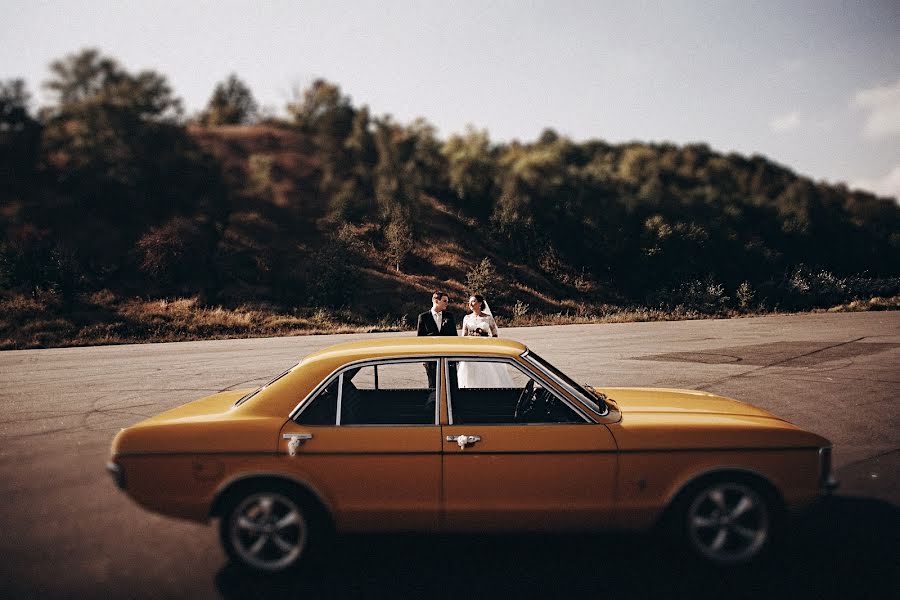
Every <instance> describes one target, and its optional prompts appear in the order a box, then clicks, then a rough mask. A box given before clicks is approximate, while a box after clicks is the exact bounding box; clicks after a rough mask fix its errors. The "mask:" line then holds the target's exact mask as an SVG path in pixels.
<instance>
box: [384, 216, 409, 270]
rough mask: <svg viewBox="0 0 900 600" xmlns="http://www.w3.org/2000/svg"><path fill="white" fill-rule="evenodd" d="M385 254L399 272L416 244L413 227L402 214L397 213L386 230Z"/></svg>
mask: <svg viewBox="0 0 900 600" xmlns="http://www.w3.org/2000/svg"><path fill="white" fill-rule="evenodd" d="M384 241H385V254H386V255H387V258H388V260H389V261H390V263H391V264H392V265H394V268H395V269H396V271H397V272H400V270H401V267H402V266H403V261H404V260H406V257H407V256H408V255H409V253H410V252H411V251H412V249H413V246H414V244H415V238H414V237H413V229H412V225H411V224H410V222H409V219H408V218H407V217H405V216H404V215H403V214H402V213H399V212H398V213H395V214H394V215H393V217H392V218H391V221H390V222H389V223H388V225H387V227H385V229H384Z"/></svg>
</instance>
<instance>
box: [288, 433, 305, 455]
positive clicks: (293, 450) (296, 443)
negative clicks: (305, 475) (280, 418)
mask: <svg viewBox="0 0 900 600" xmlns="http://www.w3.org/2000/svg"><path fill="white" fill-rule="evenodd" d="M312 436H313V435H312V434H311V433H285V434H284V435H282V436H281V437H283V438H284V439H286V440H291V441H289V442H288V455H289V456H296V455H297V448H299V447H300V444H302V443H303V442H305V441H306V440H311V439H312Z"/></svg>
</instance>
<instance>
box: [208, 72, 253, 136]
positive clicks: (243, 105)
mask: <svg viewBox="0 0 900 600" xmlns="http://www.w3.org/2000/svg"><path fill="white" fill-rule="evenodd" d="M258 112H259V105H257V103H256V100H255V99H254V98H253V93H252V92H251V91H250V88H249V87H247V85H246V84H245V83H244V82H243V81H241V80H240V79H238V77H237V75H235V74H234V73H232V74H231V75H229V76H228V79H226V80H225V81H223V82H220V83H218V84H216V87H215V89H214V90H213V94H212V97H211V98H210V99H209V103H208V104H207V105H206V111H204V113H203V115H202V116H201V118H200V120H201V122H202V123H203V124H204V125H208V126H216V125H243V124H246V123H252V122H253V121H254V120H255V119H256V118H257V115H258Z"/></svg>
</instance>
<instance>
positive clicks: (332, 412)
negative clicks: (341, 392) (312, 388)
mask: <svg viewBox="0 0 900 600" xmlns="http://www.w3.org/2000/svg"><path fill="white" fill-rule="evenodd" d="M339 385H340V378H339V377H334V378H333V379H332V380H331V381H330V382H329V383H328V385H326V386H325V387H323V388H322V389H321V390H319V393H318V394H316V396H315V397H314V398H312V399H311V400H310V401H309V402H307V404H306V406H305V407H304V409H303V412H301V413H300V415H299V416H298V417H297V419H296V421H297V422H298V423H300V424H301V425H334V424H335V422H336V421H337V399H338V387H339Z"/></svg>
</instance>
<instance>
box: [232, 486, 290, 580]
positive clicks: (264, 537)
mask: <svg viewBox="0 0 900 600" xmlns="http://www.w3.org/2000/svg"><path fill="white" fill-rule="evenodd" d="M229 532H230V537H231V544H232V546H233V547H234V549H235V551H236V552H237V553H238V555H240V557H241V558H242V559H243V560H244V561H245V562H246V563H247V564H249V565H251V566H253V567H255V568H257V569H261V570H264V571H277V570H279V569H282V568H284V567H286V566H288V565H290V564H292V563H293V562H294V561H296V560H297V558H298V557H299V556H300V554H301V553H302V552H303V549H304V548H305V547H306V538H307V524H306V519H304V517H303V513H302V512H301V510H300V508H299V507H298V506H297V503H296V502H294V501H293V500H291V499H290V498H288V497H286V496H283V495H281V494H276V493H273V492H259V493H256V494H252V495H250V496H248V497H246V498H245V499H244V500H243V501H242V502H241V503H240V504H239V505H238V506H237V508H236V509H235V510H234V511H233V512H232V513H231V521H230V522H229Z"/></svg>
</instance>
